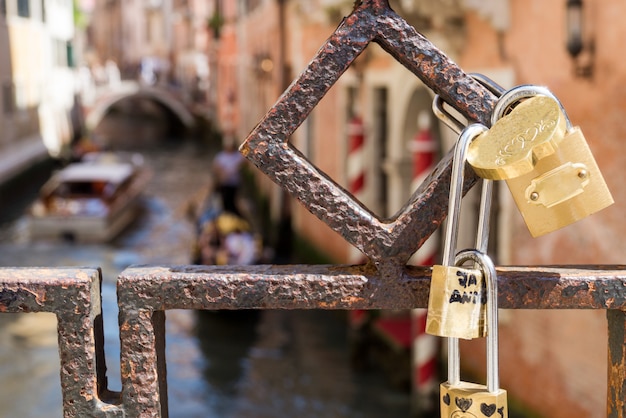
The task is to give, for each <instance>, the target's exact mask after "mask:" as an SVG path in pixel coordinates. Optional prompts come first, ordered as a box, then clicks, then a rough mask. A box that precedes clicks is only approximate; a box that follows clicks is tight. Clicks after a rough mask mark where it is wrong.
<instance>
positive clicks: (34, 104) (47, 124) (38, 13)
mask: <svg viewBox="0 0 626 418" xmlns="http://www.w3.org/2000/svg"><path fill="white" fill-rule="evenodd" d="M73 36H74V21H73V5H72V1H71V0H63V1H52V0H47V1H34V0H7V1H3V2H2V10H0V56H2V59H1V60H0V83H1V85H2V101H1V103H0V107H1V109H0V130H1V132H2V134H1V135H0V149H1V150H2V153H1V154H2V156H3V157H1V158H0V181H6V180H7V179H9V178H11V177H12V176H14V175H15V174H17V173H19V172H20V171H21V170H23V169H24V168H25V167H28V166H30V165H32V164H34V163H35V162H37V161H40V160H42V159H44V158H46V157H47V156H48V155H49V154H51V155H53V156H59V155H60V154H61V153H62V152H63V149H64V148H65V147H66V146H67V144H68V143H69V142H70V140H71V139H72V136H73V133H74V129H75V126H73V123H72V120H71V112H72V109H73V107H74V97H75V96H74V94H75V89H76V85H75V83H74V78H73V70H72V69H71V68H70V65H71V60H72V53H73V50H72V47H71V41H72V38H73Z"/></svg>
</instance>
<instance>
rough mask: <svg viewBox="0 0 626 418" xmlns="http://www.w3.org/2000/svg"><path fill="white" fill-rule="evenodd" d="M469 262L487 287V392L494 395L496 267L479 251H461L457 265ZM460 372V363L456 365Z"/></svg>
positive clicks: (496, 381) (496, 383) (496, 380)
mask: <svg viewBox="0 0 626 418" xmlns="http://www.w3.org/2000/svg"><path fill="white" fill-rule="evenodd" d="M468 261H473V262H474V263H476V264H477V265H478V266H479V267H480V269H481V270H482V271H483V276H484V280H485V282H486V287H487V312H486V322H487V391H489V392H491V393H494V392H496V391H498V389H500V378H499V371H498V360H499V358H498V279H497V273H496V267H495V265H494V264H493V261H492V260H491V258H490V257H489V256H488V255H487V254H485V253H483V252H480V251H477V250H463V251H460V252H459V253H458V254H457V255H456V257H455V259H454V262H455V265H462V264H464V263H466V262H468ZM455 367H457V368H458V369H459V370H460V362H457V364H456V365H455Z"/></svg>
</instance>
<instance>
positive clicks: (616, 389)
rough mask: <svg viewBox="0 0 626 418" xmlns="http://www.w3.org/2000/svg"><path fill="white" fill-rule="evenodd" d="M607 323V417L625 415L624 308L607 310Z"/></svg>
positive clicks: (625, 318) (625, 327)
mask: <svg viewBox="0 0 626 418" xmlns="http://www.w3.org/2000/svg"><path fill="white" fill-rule="evenodd" d="M606 315H607V320H608V325H609V353H608V367H607V368H608V373H607V376H608V382H607V388H608V394H607V413H606V416H607V417H608V418H625V417H626V310H624V309H623V308H622V309H621V310H617V309H612V310H609V311H607V314H606Z"/></svg>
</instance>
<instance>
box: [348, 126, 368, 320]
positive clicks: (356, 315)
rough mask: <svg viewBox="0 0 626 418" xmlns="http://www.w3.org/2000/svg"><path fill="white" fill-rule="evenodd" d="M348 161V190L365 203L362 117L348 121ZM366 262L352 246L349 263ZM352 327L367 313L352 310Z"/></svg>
mask: <svg viewBox="0 0 626 418" xmlns="http://www.w3.org/2000/svg"><path fill="white" fill-rule="evenodd" d="M347 130H348V146H349V148H348V161H347V177H348V190H349V191H350V193H352V195H353V196H354V197H355V198H356V199H358V200H359V201H361V202H362V201H363V194H364V192H365V178H366V175H365V149H364V147H365V128H364V126H363V119H362V118H361V116H360V115H358V114H355V115H354V116H353V117H352V118H351V119H350V120H349V121H348V129H347ZM364 261H365V257H364V255H363V253H361V251H360V250H359V249H358V248H356V247H354V246H350V253H349V254H348V262H349V263H352V264H361V263H363V262H364ZM349 318H350V326H351V327H352V330H353V331H355V330H356V329H357V328H359V327H360V326H361V325H363V323H364V322H365V321H366V320H367V311H363V310H351V311H350V314H349Z"/></svg>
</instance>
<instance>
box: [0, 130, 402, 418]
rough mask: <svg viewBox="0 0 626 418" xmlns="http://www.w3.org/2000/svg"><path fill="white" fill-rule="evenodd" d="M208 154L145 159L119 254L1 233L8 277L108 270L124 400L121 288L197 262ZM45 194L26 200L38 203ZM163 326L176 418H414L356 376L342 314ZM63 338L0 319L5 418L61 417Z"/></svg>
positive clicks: (24, 319) (398, 395) (13, 317)
mask: <svg viewBox="0 0 626 418" xmlns="http://www.w3.org/2000/svg"><path fill="white" fill-rule="evenodd" d="M211 149H212V148H211V147H207V146H205V145H203V144H200V143H198V142H194V141H185V142H180V143H178V144H173V143H168V144H167V145H166V146H163V145H161V146H158V147H155V146H150V147H146V148H145V149H142V150H141V152H142V154H143V155H144V157H145V161H146V164H147V165H148V166H149V167H151V168H152V170H153V172H154V177H153V180H152V182H151V184H150V186H149V187H148V189H147V190H146V193H145V197H144V200H143V203H144V212H143V214H142V216H141V217H140V219H139V220H138V221H137V222H135V224H133V225H132V227H131V228H129V229H128V230H127V231H125V232H124V233H122V235H121V236H119V237H118V238H117V239H115V240H114V241H113V242H111V243H108V244H89V245H85V244H72V243H68V242H62V241H52V240H50V241H32V240H30V239H29V237H28V234H27V228H26V220H25V218H24V216H16V217H13V219H11V220H5V222H4V223H3V224H2V226H1V228H0V266H16V267H17V266H98V267H101V268H102V272H103V275H104V282H103V288H102V298H103V316H104V326H105V353H106V362H107V368H108V380H109V386H110V389H111V390H120V388H121V383H120V376H119V338H118V329H117V305H116V295H115V279H116V276H117V275H118V274H119V273H120V272H121V271H122V270H123V269H124V268H126V267H127V266H129V265H131V264H188V263H190V262H191V254H192V247H193V241H194V235H195V231H194V224H193V222H192V219H190V217H189V215H188V214H189V213H190V212H191V211H190V209H193V208H194V207H197V205H198V204H201V202H202V201H203V199H204V197H205V195H206V192H207V190H208V185H209V184H210V180H211V179H210V161H211V155H212V151H211ZM37 182H39V180H33V181H32V183H35V184H30V185H29V186H28V187H25V188H23V191H26V192H28V190H31V192H30V196H34V193H33V192H32V190H35V191H36V188H37V187H38V185H37V184H36V183H37ZM6 202H7V201H6V200H4V202H3V204H5V203H6ZM22 204H23V203H22ZM166 323H167V337H166V338H167V339H166V347H167V348H166V350H167V351H166V358H167V368H168V397H169V409H170V416H171V417H180V418H183V417H184V418H190V417H203V418H204V417H220V418H221V417H233V418H239V417H241V418H244V417H250V418H253V417H254V418H263V417H268V418H269V417H299V418H304V417H351V418H357V417H363V418H369V417H372V418H373V417H391V418H393V417H407V416H409V415H410V414H409V402H408V395H407V393H406V392H405V391H402V390H398V389H396V388H393V387H391V386H390V384H389V382H387V381H386V380H385V378H384V377H383V376H382V375H379V374H378V373H377V372H375V371H368V372H357V371H355V370H353V369H352V368H351V367H350V361H349V347H348V341H347V337H346V335H347V331H346V322H345V313H343V312H334V311H243V312H194V311H183V310H181V311H168V312H167V322H166ZM55 327H56V320H55V317H54V316H53V315H52V314H0V382H1V384H2V389H1V390H0V418H35V417H61V416H62V410H61V388H60V384H59V357H58V352H57V345H56V338H57V333H56V328H55Z"/></svg>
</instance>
